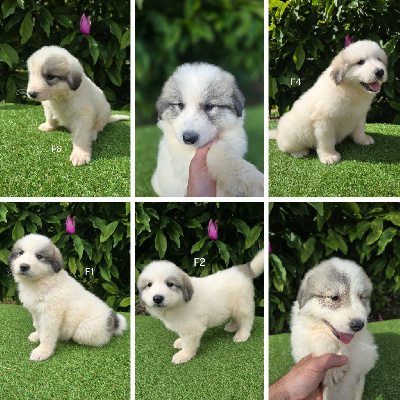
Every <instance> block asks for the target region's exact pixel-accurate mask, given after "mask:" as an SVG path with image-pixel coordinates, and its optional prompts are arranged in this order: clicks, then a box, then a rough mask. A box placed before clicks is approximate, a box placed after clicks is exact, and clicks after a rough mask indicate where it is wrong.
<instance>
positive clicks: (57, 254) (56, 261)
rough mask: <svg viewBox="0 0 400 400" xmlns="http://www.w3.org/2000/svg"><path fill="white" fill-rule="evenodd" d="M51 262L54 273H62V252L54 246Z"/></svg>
mask: <svg viewBox="0 0 400 400" xmlns="http://www.w3.org/2000/svg"><path fill="white" fill-rule="evenodd" d="M49 261H50V264H51V267H52V268H53V271H54V272H60V271H61V270H62V269H63V267H64V261H63V259H62V255H61V251H60V250H59V249H58V247H56V245H54V254H53V256H52V257H51V258H50V259H49Z"/></svg>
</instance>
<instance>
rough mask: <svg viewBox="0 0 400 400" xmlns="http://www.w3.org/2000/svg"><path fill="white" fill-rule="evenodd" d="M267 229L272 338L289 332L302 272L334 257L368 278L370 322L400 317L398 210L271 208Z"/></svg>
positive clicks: (391, 206) (384, 206) (379, 206)
mask: <svg viewBox="0 0 400 400" xmlns="http://www.w3.org/2000/svg"><path fill="white" fill-rule="evenodd" d="M269 229H270V233H269V235H270V243H271V247H272V254H270V258H269V261H270V267H269V271H270V272H269V273H270V276H269V327H270V331H271V333H280V332H282V331H286V330H287V329H288V324H289V321H290V310H291V307H292V303H293V301H294V300H295V299H296V295H297V292H298V289H299V286H300V281H301V279H302V278H303V276H304V274H305V272H306V271H307V270H309V269H310V268H312V267H313V266H315V265H316V264H318V263H319V262H320V261H322V260H324V259H327V258H329V257H334V256H337V257H341V258H347V259H351V260H354V261H355V262H357V263H359V264H360V265H362V266H363V268H364V270H365V271H366V273H367V274H368V275H369V277H370V278H371V280H372V283H373V286H374V289H373V293H372V299H371V308H372V313H371V316H372V318H373V319H378V315H381V316H382V317H383V318H384V319H389V318H399V317H400V300H399V295H400V204H398V203H275V204H274V203H270V216H269Z"/></svg>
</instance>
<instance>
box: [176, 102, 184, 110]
mask: <svg viewBox="0 0 400 400" xmlns="http://www.w3.org/2000/svg"><path fill="white" fill-rule="evenodd" d="M177 106H178V108H179V109H180V110H183V109H184V107H185V105H184V104H183V103H178V104H177Z"/></svg>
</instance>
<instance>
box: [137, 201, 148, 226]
mask: <svg viewBox="0 0 400 400" xmlns="http://www.w3.org/2000/svg"><path fill="white" fill-rule="evenodd" d="M135 219H136V223H137V224H138V223H139V224H143V225H144V227H145V229H146V231H148V232H151V229H150V217H149V216H148V215H147V214H146V212H145V211H144V209H143V204H141V203H139V204H136V213H135Z"/></svg>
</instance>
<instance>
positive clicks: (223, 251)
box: [215, 240, 230, 266]
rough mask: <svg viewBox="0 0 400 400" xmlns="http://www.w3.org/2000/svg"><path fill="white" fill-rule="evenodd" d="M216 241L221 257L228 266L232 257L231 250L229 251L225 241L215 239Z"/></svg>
mask: <svg viewBox="0 0 400 400" xmlns="http://www.w3.org/2000/svg"><path fill="white" fill-rule="evenodd" d="M215 243H216V245H217V247H218V250H219V254H220V255H221V258H222V259H223V260H224V261H225V265H226V266H228V264H229V258H230V257H229V252H228V249H227V248H226V245H225V243H223V242H221V241H220V240H215Z"/></svg>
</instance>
